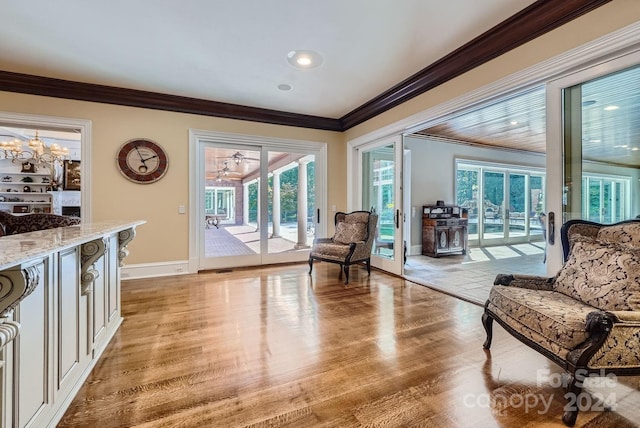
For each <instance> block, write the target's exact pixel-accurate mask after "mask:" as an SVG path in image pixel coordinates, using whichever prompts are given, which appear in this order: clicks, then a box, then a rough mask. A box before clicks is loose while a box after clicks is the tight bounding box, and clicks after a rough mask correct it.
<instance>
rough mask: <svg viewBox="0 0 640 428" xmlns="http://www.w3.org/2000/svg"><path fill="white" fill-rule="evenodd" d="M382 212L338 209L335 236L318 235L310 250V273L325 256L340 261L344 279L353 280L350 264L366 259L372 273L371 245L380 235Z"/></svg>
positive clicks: (326, 259)
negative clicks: (377, 231) (379, 227)
mask: <svg viewBox="0 0 640 428" xmlns="http://www.w3.org/2000/svg"><path fill="white" fill-rule="evenodd" d="M377 225H378V215H377V214H375V213H371V212H369V211H354V212H351V213H343V212H338V213H336V216H335V226H336V227H335V229H336V230H335V234H334V235H333V238H317V239H315V240H314V241H313V246H312V247H311V253H310V254H309V274H311V271H312V270H313V261H314V260H322V261H325V262H329V263H337V264H339V265H340V276H342V271H343V270H344V276H345V279H344V283H345V284H348V283H349V266H351V265H353V264H361V263H364V264H365V265H366V267H367V273H369V274H371V249H372V246H373V240H374V238H375V235H376V227H377Z"/></svg>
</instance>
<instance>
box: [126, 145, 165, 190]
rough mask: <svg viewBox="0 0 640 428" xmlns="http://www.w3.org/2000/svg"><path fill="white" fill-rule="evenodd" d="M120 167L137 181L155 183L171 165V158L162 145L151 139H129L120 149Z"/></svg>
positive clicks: (130, 178)
mask: <svg viewBox="0 0 640 428" xmlns="http://www.w3.org/2000/svg"><path fill="white" fill-rule="evenodd" d="M116 163H117V165H118V169H119V170H120V172H121V173H122V175H124V176H125V177H126V178H128V179H129V180H131V181H133V182H136V183H143V184H147V183H154V182H156V181H158V180H160V179H161V178H162V176H164V174H165V173H166V172H167V168H168V167H169V159H168V158H167V154H166V152H165V151H164V149H163V148H162V147H160V146H159V145H157V144H156V143H154V142H153V141H151V140H145V139H143V138H137V139H134V140H129V141H127V142H126V143H124V144H123V145H122V146H120V149H118V157H117V159H116Z"/></svg>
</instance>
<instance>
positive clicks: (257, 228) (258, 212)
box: [256, 178, 260, 232]
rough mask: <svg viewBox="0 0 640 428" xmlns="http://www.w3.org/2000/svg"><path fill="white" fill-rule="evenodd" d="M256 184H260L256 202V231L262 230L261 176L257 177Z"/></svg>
mask: <svg viewBox="0 0 640 428" xmlns="http://www.w3.org/2000/svg"><path fill="white" fill-rule="evenodd" d="M256 186H258V193H257V194H258V201H257V204H256V210H257V211H256V232H257V231H259V230H260V178H257V179H256Z"/></svg>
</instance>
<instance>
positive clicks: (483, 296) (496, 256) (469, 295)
mask: <svg viewBox="0 0 640 428" xmlns="http://www.w3.org/2000/svg"><path fill="white" fill-rule="evenodd" d="M546 269H547V267H546V264H545V263H544V243H542V242H535V243H530V244H517V245H504V246H495V247H483V248H479V247H478V248H470V249H469V251H468V252H467V254H466V255H464V256H463V255H450V256H442V257H439V258H433V257H427V256H409V257H407V263H406V264H405V278H406V279H408V280H410V281H412V282H416V283H418V284H422V285H425V286H427V287H430V288H433V289H436V290H439V291H443V292H445V293H447V294H451V295H454V296H456V297H459V298H461V299H464V300H467V301H469V302H472V303H476V304H479V305H484V303H485V301H486V300H487V298H488V297H489V290H490V288H491V286H492V285H493V280H494V279H495V277H496V275H497V274H499V273H518V274H526V275H540V276H546Z"/></svg>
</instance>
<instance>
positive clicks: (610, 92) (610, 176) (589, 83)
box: [547, 52, 640, 273]
mask: <svg viewBox="0 0 640 428" xmlns="http://www.w3.org/2000/svg"><path fill="white" fill-rule="evenodd" d="M638 64H640V53H638V52H636V53H632V54H628V55H625V56H621V57H619V58H617V59H614V60H611V61H609V62H606V63H603V64H600V65H598V66H596V67H592V68H589V69H586V70H583V71H581V72H578V73H575V74H573V75H570V76H567V77H564V78H562V79H558V80H556V81H554V82H551V83H550V84H549V85H548V88H547V112H548V113H547V114H548V117H547V123H548V126H547V141H548V143H547V150H548V155H549V156H548V157H547V161H548V169H549V170H550V171H551V170H553V171H558V173H554V175H553V176H551V175H550V176H549V177H548V178H549V183H550V184H549V192H548V197H547V203H548V205H549V207H550V211H551V212H553V213H554V215H553V217H554V218H555V221H554V222H552V223H551V224H550V228H551V229H553V230H555V234H553V233H550V235H551V237H552V240H553V241H554V243H553V245H550V247H549V249H550V252H549V257H548V262H549V271H550V273H554V272H556V271H557V270H558V269H559V268H560V266H561V264H562V252H561V251H562V248H561V245H560V242H559V233H558V232H559V229H560V226H561V225H562V224H563V223H564V222H566V221H567V220H570V219H584V220H590V221H595V222H598V223H614V222H618V221H622V220H627V219H631V218H634V217H636V216H638V215H639V214H640V197H638V195H640V188H639V180H640V172H639V171H640V144H639V143H638V142H639V141H640V130H639V129H638V127H637V126H636V122H637V118H638V117H639V116H640V107H639V106H640V103H638V99H640V66H639V65H638ZM551 183H552V184H553V185H552V184H551Z"/></svg>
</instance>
